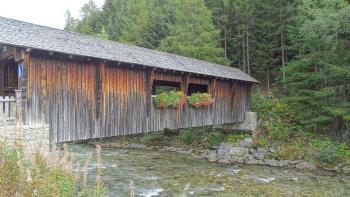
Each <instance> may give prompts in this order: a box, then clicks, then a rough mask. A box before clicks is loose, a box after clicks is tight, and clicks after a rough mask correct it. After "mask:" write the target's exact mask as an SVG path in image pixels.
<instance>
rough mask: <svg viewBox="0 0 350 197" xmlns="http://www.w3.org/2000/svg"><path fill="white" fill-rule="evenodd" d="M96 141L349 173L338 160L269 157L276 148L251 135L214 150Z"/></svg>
mask: <svg viewBox="0 0 350 197" xmlns="http://www.w3.org/2000/svg"><path fill="white" fill-rule="evenodd" d="M98 143H102V146H104V147H110V148H125V149H138V150H150V151H161V152H175V153H180V154H184V155H189V156H190V157H191V158H193V159H204V160H207V161H209V162H216V163H221V164H230V165H235V164H246V165H261V166H270V167H280V168H295V169H298V170H308V171H317V172H322V173H324V174H345V175H349V176H350V166H348V165H345V164H343V163H339V164H338V165H336V166H333V167H325V166H321V165H316V164H314V163H311V162H307V161H303V160H276V159H274V158H273V155H274V154H276V153H277V152H278V149H279V147H266V148H261V147H257V146H255V144H254V143H253V139H252V138H246V139H244V140H239V141H238V142H236V143H235V144H230V143H224V142H223V143H221V144H220V145H219V146H218V147H217V148H216V149H204V148H185V147H174V146H146V145H143V144H135V143H125V142H123V143H120V142H118V141H113V142H107V143H106V142H100V141H99V140H97V141H92V142H91V143H90V144H98Z"/></svg>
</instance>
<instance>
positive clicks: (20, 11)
mask: <svg viewBox="0 0 350 197" xmlns="http://www.w3.org/2000/svg"><path fill="white" fill-rule="evenodd" d="M88 1H89V0H0V16H3V17H8V18H13V19H17V20H21V21H26V22H31V23H35V24H39V25H45V26H50V27H55V28H59V29H63V27H64V24H65V18H64V13H65V12H66V10H68V9H69V10H70V11H71V13H72V15H73V16H74V17H78V16H79V10H80V8H81V7H82V5H83V4H84V3H86V2H88ZM94 2H96V3H97V5H99V6H100V7H101V6H102V5H103V2H104V0H94Z"/></svg>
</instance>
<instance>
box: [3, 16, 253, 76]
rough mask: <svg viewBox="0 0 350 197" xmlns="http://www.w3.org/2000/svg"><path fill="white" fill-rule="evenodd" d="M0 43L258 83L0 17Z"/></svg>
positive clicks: (219, 68)
mask: <svg viewBox="0 0 350 197" xmlns="http://www.w3.org/2000/svg"><path fill="white" fill-rule="evenodd" d="M0 44H5V45H11V46H18V47H25V48H32V49H38V50H45V51H52V52H58V53H65V54H72V55H77V56H86V57H93V58H99V59H104V60H110V61H119V62H125V63H131V64H138V65H144V66H150V67H155V68H161V69H168V70H174V71H181V72H188V73H195V74H202V75H208V76H214V77H221V78H227V79H236V80H241V81H248V82H257V80H255V79H254V78H253V77H251V76H249V75H248V74H246V73H244V72H243V71H241V70H240V69H237V68H233V67H228V66H223V65H219V64H214V63H210V62H207V61H202V60H197V59H193V58H188V57H183V56H179V55H174V54H170V53H165V52H161V51H157V50H151V49H146V48H143V47H138V46H133V45H129V44H123V43H120V42H113V41H108V40H103V39H99V38H95V37H92V36H86V35H82V34H78V33H72V32H66V31H63V30H59V29H55V28H51V27H45V26H41V25H35V24H31V23H27V22H22V21H18V20H14V19H9V18H4V17H0Z"/></svg>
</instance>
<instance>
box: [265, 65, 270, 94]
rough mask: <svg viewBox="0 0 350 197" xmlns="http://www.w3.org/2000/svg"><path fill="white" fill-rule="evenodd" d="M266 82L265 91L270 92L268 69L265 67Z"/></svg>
mask: <svg viewBox="0 0 350 197" xmlns="http://www.w3.org/2000/svg"><path fill="white" fill-rule="evenodd" d="M266 83H267V91H268V92H270V75H269V69H268V68H267V69H266Z"/></svg>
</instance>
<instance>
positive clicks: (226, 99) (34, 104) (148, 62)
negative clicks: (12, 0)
mask: <svg viewBox="0 0 350 197" xmlns="http://www.w3.org/2000/svg"><path fill="white" fill-rule="evenodd" d="M0 46H1V47H0V96H8V95H14V94H15V91H16V90H17V92H19V93H21V94H19V95H21V119H22V120H23V122H24V123H25V124H36V123H48V124H49V125H50V139H51V141H52V142H65V141H75V140H84V139H91V138H100V137H111V136H118V135H128V134H136V133H145V132H150V131H157V130H162V129H164V128H169V129H176V128H186V127H198V126H205V125H219V124H226V123H235V122H241V121H243V120H244V114H245V112H246V111H248V110H249V97H250V88H251V86H252V84H253V83H255V82H257V81H256V80H255V79H254V78H252V77H251V76H249V75H247V74H246V73H244V72H242V71H241V70H239V69H236V68H232V67H226V66H222V65H218V64H213V63H210V62H206V61H201V60H196V59H192V58H187V57H181V56H178V55H173V54H169V53H164V52H160V51H155V50H150V49H146V48H142V47H137V46H132V45H127V44H122V43H118V42H111V41H107V40H102V39H98V38H94V37H90V36H85V35H81V34H77V33H70V32H65V31H62V30H58V29H53V28H49V27H44V26H39V25H34V24H30V23H26V22H21V21H17V20H12V19H8V18H3V17H0ZM162 86H170V87H172V88H175V89H177V90H181V91H182V92H184V93H185V94H186V95H189V94H191V93H193V92H208V93H210V94H211V96H212V97H213V98H214V99H215V102H214V103H213V105H211V106H210V107H204V108H193V107H191V106H189V105H184V106H183V107H181V108H178V109H173V108H164V109H160V108H157V107H155V106H154V102H153V98H152V94H154V92H155V90H156V89H157V88H158V87H162Z"/></svg>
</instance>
